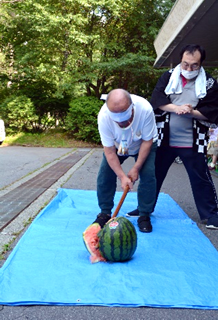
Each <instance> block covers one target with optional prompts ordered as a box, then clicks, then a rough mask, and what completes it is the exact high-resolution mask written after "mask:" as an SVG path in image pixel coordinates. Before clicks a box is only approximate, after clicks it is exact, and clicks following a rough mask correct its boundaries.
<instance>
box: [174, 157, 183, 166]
mask: <svg viewBox="0 0 218 320" xmlns="http://www.w3.org/2000/svg"><path fill="white" fill-rule="evenodd" d="M174 162H175V163H177V164H182V160H181V159H180V157H176V159H175V161H174Z"/></svg>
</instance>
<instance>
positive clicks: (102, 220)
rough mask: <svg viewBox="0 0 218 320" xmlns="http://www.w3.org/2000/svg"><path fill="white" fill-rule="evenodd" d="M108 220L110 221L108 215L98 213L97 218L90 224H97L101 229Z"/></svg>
mask: <svg viewBox="0 0 218 320" xmlns="http://www.w3.org/2000/svg"><path fill="white" fill-rule="evenodd" d="M110 219H111V216H110V214H106V213H99V214H98V215H97V218H96V219H95V221H94V222H92V224H93V223H98V224H100V226H101V228H103V226H104V225H105V224H106V223H107V222H108V220H110Z"/></svg>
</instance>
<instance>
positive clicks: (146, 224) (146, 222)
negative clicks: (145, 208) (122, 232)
mask: <svg viewBox="0 0 218 320" xmlns="http://www.w3.org/2000/svg"><path fill="white" fill-rule="evenodd" d="M138 227H139V230H140V231H141V232H146V233H149V232H151V231H152V225H151V219H150V217H148V216H140V217H139V218H138Z"/></svg>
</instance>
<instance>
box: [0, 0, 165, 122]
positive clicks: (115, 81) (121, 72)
mask: <svg viewBox="0 0 218 320" xmlns="http://www.w3.org/2000/svg"><path fill="white" fill-rule="evenodd" d="M1 3H2V8H1V15H0V34H1V40H2V49H1V50H2V51H1V52H0V54H2V57H3V58H1V60H0V61H1V66H2V68H3V69H4V72H3V73H2V74H3V76H2V77H3V79H2V80H3V82H2V84H3V86H4V90H6V89H5V88H7V85H8V86H9V87H10V89H9V90H8V89H7V95H8V94H11V95H13V94H16V93H17V92H19V94H23V95H25V96H27V97H29V98H30V99H31V101H32V102H33V104H34V107H35V110H36V113H37V115H38V116H39V120H40V117H43V115H44V114H46V113H48V112H49V113H50V114H51V115H53V116H54V117H57V118H59V119H60V118H61V119H62V120H63V121H64V117H65V116H66V113H67V110H68V108H69V101H70V100H71V99H72V98H74V97H77V96H82V95H88V96H91V95H94V96H96V97H98V98H99V97H100V95H101V94H102V93H106V92H108V91H109V90H110V89H111V88H114V87H123V88H125V89H127V90H129V91H131V92H132V93H136V94H141V95H143V96H145V97H146V96H149V94H150V93H151V91H152V88H153V85H154V83H155V81H156V78H157V76H156V71H155V70H154V69H153V62H154V59H155V52H154V48H153V40H154V37H155V35H156V34H157V32H158V30H159V28H160V26H161V25H162V23H163V20H164V15H163V12H164V4H165V3H171V1H162V0H154V1H150V0H131V1H130V0H125V1H124V0H98V1H97V0H88V1H85V0H37V1H33V0H25V1H21V0H20V1H18V0H8V1H7V0H2V1H1ZM168 9H169V8H168V7H167V10H168ZM0 57H1V55H0ZM0 90H1V91H2V92H3V91H4V90H3V87H2V88H0ZM2 99H4V98H2Z"/></svg>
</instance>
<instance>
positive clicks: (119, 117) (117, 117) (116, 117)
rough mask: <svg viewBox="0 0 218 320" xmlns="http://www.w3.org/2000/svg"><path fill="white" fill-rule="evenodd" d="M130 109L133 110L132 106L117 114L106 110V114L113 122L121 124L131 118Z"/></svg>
mask: <svg viewBox="0 0 218 320" xmlns="http://www.w3.org/2000/svg"><path fill="white" fill-rule="evenodd" d="M132 108H133V104H131V105H130V106H129V108H128V109H127V110H125V111H124V112H119V113H115V112H111V111H110V110H109V109H108V114H109V117H110V118H111V119H112V120H113V121H115V122H123V121H127V120H129V119H130V118H131V116H132Z"/></svg>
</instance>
